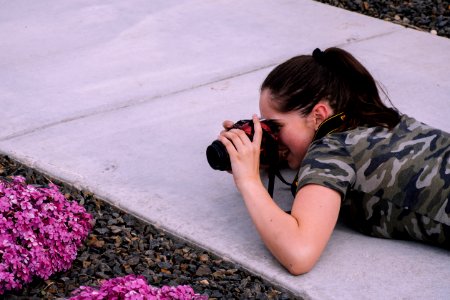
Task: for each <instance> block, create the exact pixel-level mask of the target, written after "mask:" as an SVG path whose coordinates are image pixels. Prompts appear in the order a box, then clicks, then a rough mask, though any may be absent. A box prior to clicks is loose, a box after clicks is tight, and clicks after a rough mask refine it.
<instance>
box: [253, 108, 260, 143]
mask: <svg viewBox="0 0 450 300" xmlns="http://www.w3.org/2000/svg"><path fill="white" fill-rule="evenodd" d="M253 126H254V129H255V133H254V135H253V143H254V144H256V145H258V146H260V145H261V140H262V128H261V122H260V121H259V118H258V116H257V115H256V114H255V115H253Z"/></svg>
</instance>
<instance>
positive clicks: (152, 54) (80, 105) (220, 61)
mask: <svg viewBox="0 0 450 300" xmlns="http://www.w3.org/2000/svg"><path fill="white" fill-rule="evenodd" d="M2 7H3V9H2V10H1V12H0V39H1V41H2V43H1V44H0V66H1V68H2V71H1V72H0V82H1V84H0V97H1V99H2V103H3V105H2V109H1V111H0V120H8V122H1V123H0V124H1V125H2V126H1V128H2V132H1V133H0V137H14V136H16V135H20V134H24V133H27V132H32V131H33V130H36V129H38V128H43V127H47V126H51V125H52V124H57V123H58V122H64V121H67V120H72V119H74V118H79V117H83V116H86V115H92V114H96V113H98V112H102V111H105V110H113V109H120V108H122V107H126V106H128V105H133V104H136V103H140V102H145V101H151V100H152V99H153V98H157V97H160V96H162V95H168V94H171V93H174V92H179V91H183V90H185V89H189V88H192V87H195V86H199V85H202V84H205V83H210V82H215V81H218V80H220V79H224V78H229V77H232V76H235V75H237V74H242V73H246V72H251V71H253V70H256V69H260V68H263V67H266V66H270V65H273V64H276V63H277V62H279V61H280V60H282V59H285V58H287V57H290V56H293V55H295V54H297V53H303V52H304V51H309V48H311V46H310V45H312V44H314V45H315V46H321V47H325V46H329V45H336V44H345V43H347V42H350V41H356V40H364V39H370V38H372V37H374V36H379V35H384V34H389V33H391V32H394V31H397V30H400V29H401V27H400V26H397V25H393V24H390V23H386V22H382V21H380V20H376V19H372V18H365V17H362V16H360V15H358V14H354V13H348V12H345V11H342V12H341V11H340V10H336V9H335V8H333V7H330V6H326V5H323V4H320V3H315V2H312V1H300V2H292V1H265V3H264V5H261V3H260V2H259V1H256V0H251V1H245V2H242V1H214V2H205V1H194V0H190V1H182V2H180V1H173V0H172V1H166V0H155V1H152V2H151V3H149V2H148V1H144V0H137V1H136V0H135V1H127V2H123V1H120V0H113V1H108V3H105V2H104V1H71V2H66V3H60V2H58V1H54V0H43V1H38V2H33V3H30V2H29V1H23V0H19V1H14V3H9V2H5V3H3V6H2ZM319 20H322V21H325V22H324V23H323V24H321V25H319V26H318V25H317V24H319V23H318V21H319ZM332 28H333V29H334V30H331V29H332Z"/></svg>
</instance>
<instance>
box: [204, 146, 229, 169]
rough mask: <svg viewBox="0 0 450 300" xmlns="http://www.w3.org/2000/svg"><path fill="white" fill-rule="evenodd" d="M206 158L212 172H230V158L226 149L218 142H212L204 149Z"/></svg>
mask: <svg viewBox="0 0 450 300" xmlns="http://www.w3.org/2000/svg"><path fill="white" fill-rule="evenodd" d="M206 158H207V159H208V163H209V165H210V166H211V168H213V169H214V170H220V171H227V170H231V162H230V156H229V155H228V152H227V149H226V148H225V146H224V145H223V144H222V142H220V141H217V140H216V141H214V142H213V143H212V144H211V145H209V146H208V148H207V149H206Z"/></svg>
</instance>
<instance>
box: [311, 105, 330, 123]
mask: <svg viewBox="0 0 450 300" xmlns="http://www.w3.org/2000/svg"><path fill="white" fill-rule="evenodd" d="M311 112H312V116H313V117H314V126H315V128H316V130H317V129H318V128H319V126H320V124H322V122H323V121H325V120H326V119H328V118H329V117H331V116H332V115H333V114H334V112H333V109H332V108H331V107H330V105H329V104H328V101H320V102H319V103H317V104H316V105H315V106H314V107H313V109H312V111H311Z"/></svg>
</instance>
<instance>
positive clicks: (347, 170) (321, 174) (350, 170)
mask: <svg viewBox="0 0 450 300" xmlns="http://www.w3.org/2000/svg"><path fill="white" fill-rule="evenodd" d="M333 136H335V135H331V136H327V137H324V138H322V139H320V140H317V141H315V142H313V143H312V144H311V146H310V148H309V149H308V152H307V153H306V155H305V158H304V159H303V162H302V165H301V167H300V170H299V172H298V184H297V191H298V190H299V189H300V188H301V187H303V186H305V185H307V184H318V185H321V186H325V187H328V188H331V189H333V190H335V191H337V192H339V193H340V194H341V195H342V199H344V198H345V195H346V193H347V191H348V189H349V187H351V186H352V185H353V184H354V183H355V178H356V172H355V164H354V163H353V159H352V157H351V156H350V154H349V152H348V150H347V149H346V147H345V144H344V143H343V142H341V141H340V140H339V139H338V138H333Z"/></svg>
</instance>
